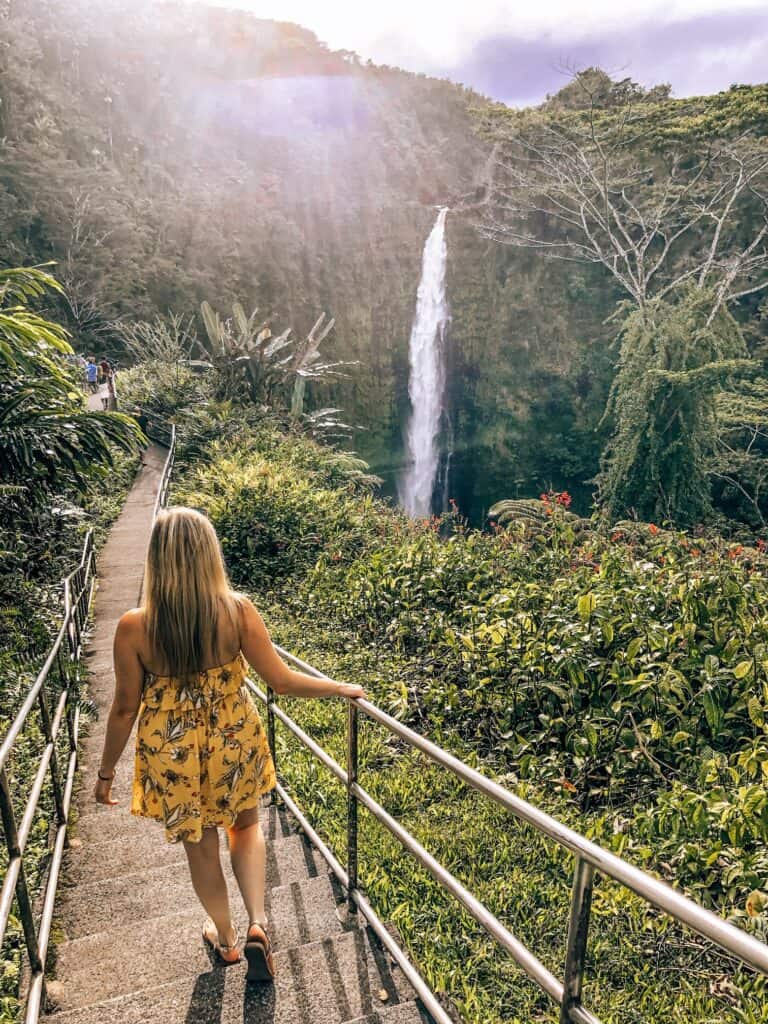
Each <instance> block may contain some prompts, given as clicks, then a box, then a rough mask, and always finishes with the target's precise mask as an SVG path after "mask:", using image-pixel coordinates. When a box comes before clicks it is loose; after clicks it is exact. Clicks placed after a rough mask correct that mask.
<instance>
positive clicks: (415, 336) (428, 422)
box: [399, 206, 450, 516]
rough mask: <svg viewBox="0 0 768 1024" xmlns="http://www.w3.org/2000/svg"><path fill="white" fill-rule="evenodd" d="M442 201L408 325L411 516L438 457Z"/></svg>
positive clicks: (405, 492)
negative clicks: (411, 324) (409, 325)
mask: <svg viewBox="0 0 768 1024" xmlns="http://www.w3.org/2000/svg"><path fill="white" fill-rule="evenodd" d="M447 214H448V208H447V207H445V206H443V207H441V209H440V212H439V213H438V215H437V220H436V221H435V225H434V227H433V228H432V231H431V232H430V234H429V238H428V239H427V241H426V243H425V245H424V254H423V256H422V261H421V281H420V282H419V291H418V295H417V298H416V316H415V317H414V321H413V327H412V328H411V340H410V345H409V352H408V360H409V364H410V377H409V380H408V394H409V396H410V399H411V416H410V419H409V421H408V430H407V434H406V446H407V456H408V463H407V466H406V469H405V473H404V474H403V478H402V480H401V482H400V487H399V491H400V502H401V504H402V505H403V507H404V508H405V510H406V512H408V513H409V515H412V516H428V515H430V514H431V512H432V492H433V490H434V487H435V478H436V476H437V468H438V463H439V458H440V453H439V447H438V437H439V434H440V415H441V413H442V409H443V393H444V390H445V368H444V366H443V343H444V341H445V332H446V328H447V326H448V321H449V320H450V315H449V313H448V303H447V301H446V298H445V264H446V255H447V248H446V244H445V218H446V216H447Z"/></svg>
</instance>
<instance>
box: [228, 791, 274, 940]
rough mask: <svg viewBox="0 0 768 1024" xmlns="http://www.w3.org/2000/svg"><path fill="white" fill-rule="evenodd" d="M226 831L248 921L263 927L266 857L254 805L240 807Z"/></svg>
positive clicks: (265, 918)
mask: <svg viewBox="0 0 768 1024" xmlns="http://www.w3.org/2000/svg"><path fill="white" fill-rule="evenodd" d="M227 832H228V834H229V856H230V858H231V860H232V870H233V871H234V873H235V878H236V879H237V887H238V888H239V890H240V894H241V896H242V897H243V903H244V904H245V909H246V910H247V911H248V924H249V926H250V925H252V924H254V923H256V924H260V925H261V926H262V927H265V926H266V924H267V915H266V913H265V912H264V876H265V866H266V859H267V858H266V848H265V845H264V833H263V832H262V830H261V824H260V822H259V809H258V807H249V808H248V810H247V811H241V812H240V813H239V814H238V816H237V818H236V819H235V823H234V825H232V826H231V828H229V829H228V830H227Z"/></svg>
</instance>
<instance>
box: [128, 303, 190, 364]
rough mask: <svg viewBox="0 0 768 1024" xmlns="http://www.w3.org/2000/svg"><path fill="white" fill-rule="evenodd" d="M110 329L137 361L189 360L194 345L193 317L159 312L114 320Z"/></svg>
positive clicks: (164, 361)
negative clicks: (148, 317)
mask: <svg viewBox="0 0 768 1024" xmlns="http://www.w3.org/2000/svg"><path fill="white" fill-rule="evenodd" d="M110 327H111V329H112V331H113V332H114V333H115V334H116V335H118V337H120V339H121V340H122V342H123V344H124V345H125V348H126V349H127V350H128V352H129V353H130V354H131V355H132V356H133V358H134V359H135V360H136V361H137V362H147V361H148V360H156V361H158V362H161V363H178V362H179V361H180V360H187V359H190V357H191V356H192V352H193V349H194V348H195V346H196V344H197V332H196V330H195V321H194V317H191V316H189V317H186V316H182V314H181V313H169V314H168V316H167V317H164V316H160V315H159V314H158V315H157V316H156V317H155V318H154V320H132V321H129V320H123V321H119V320H115V321H113V322H112V323H111V324H110Z"/></svg>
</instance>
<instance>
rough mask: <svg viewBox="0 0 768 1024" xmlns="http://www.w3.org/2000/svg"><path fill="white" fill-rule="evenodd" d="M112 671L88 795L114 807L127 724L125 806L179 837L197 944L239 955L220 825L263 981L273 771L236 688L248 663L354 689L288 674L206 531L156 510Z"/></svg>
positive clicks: (266, 674) (254, 969)
mask: <svg viewBox="0 0 768 1024" xmlns="http://www.w3.org/2000/svg"><path fill="white" fill-rule="evenodd" d="M114 664H115V696H114V699H113V701H112V707H111V708H110V712H109V718H108V720H107V732H106V737H105V740H104V752H103V755H102V758H101V765H100V767H99V770H98V781H97V782H96V788H95V793H94V795H95V798H96V800H97V801H98V802H99V803H102V804H108V805H112V804H115V803H117V801H116V800H115V799H113V797H112V780H113V778H114V775H115V765H116V764H117V762H118V760H119V758H120V755H121V754H122V752H123V749H124V747H125V744H126V742H127V740H128V737H129V736H130V733H131V730H132V728H133V725H134V722H135V721H136V719H137V718H138V729H137V733H136V752H135V759H134V780H133V796H132V804H131V812H132V813H133V814H136V815H139V816H144V817H149V818H155V819H157V820H158V821H160V822H162V824H163V826H164V828H165V836H166V839H167V840H168V841H169V842H183V844H184V849H185V851H186V854H187V861H188V864H189V870H190V873H191V876H192V885H193V886H194V889H195V892H196V893H197V896H198V898H199V900H200V902H201V903H202V905H203V907H204V909H205V910H206V912H207V913H208V915H209V917H208V920H207V921H206V922H205V924H204V925H203V938H204V940H205V941H206V942H207V943H208V944H209V945H210V946H211V947H212V948H213V949H214V950H215V952H216V953H217V955H218V957H219V958H220V959H221V960H222V961H223V962H224V963H227V964H233V963H237V962H238V961H239V960H240V959H241V947H240V944H239V939H238V935H237V931H236V929H235V927H234V926H233V923H232V915H231V912H230V907H229V897H228V893H227V885H226V881H225V879H224V875H223V873H222V869H221V862H220V860H219V833H218V831H217V830H218V829H219V828H226V829H227V832H228V834H229V855H230V858H231V861H232V870H233V872H234V875H235V878H236V879H237V886H238V889H239V890H240V894H241V896H242V898H243V902H244V904H245V908H246V910H247V912H248V921H249V925H248V931H247V934H246V938H245V944H244V946H243V952H244V953H245V957H246V959H247V961H248V979H249V980H252V981H269V980H271V979H272V978H273V977H274V963H273V960H272V952H271V947H270V941H269V938H268V935H267V931H266V929H267V917H266V914H265V911H264V877H265V848H264V835H263V833H262V830H261V825H260V823H259V810H258V807H259V798H260V797H261V795H262V794H263V793H265V792H267V791H269V790H271V789H272V788H273V787H274V786H275V769H274V765H273V762H272V755H271V753H270V750H269V746H268V743H267V738H266V735H265V733H264V728H263V726H262V723H261V718H260V717H259V713H258V711H257V709H256V705H255V702H254V700H253V697H252V696H251V694H250V691H249V690H248V688H247V687H246V685H245V677H246V673H247V671H248V665H250V666H251V667H252V668H253V669H254V670H255V671H256V672H257V673H258V674H259V675H260V676H261V678H262V679H263V680H264V681H265V682H266V683H267V684H268V685H269V686H271V687H272V689H273V690H275V691H276V692H277V693H285V694H290V695H291V696H294V697H333V696H339V697H364V696H365V693H364V691H363V689H362V688H361V687H360V686H354V685H351V684H346V683H337V682H335V681H333V680H330V679H315V678H313V677H312V676H308V675H305V674H304V673H303V672H295V671H293V670H292V669H290V668H288V666H287V665H286V664H285V663H284V662H283V661H282V660H281V658H280V656H279V655H278V653H277V651H276V650H275V648H274V646H273V644H272V641H271V639H270V637H269V633H268V632H267V629H266V627H265V625H264V622H263V620H262V618H261V616H260V615H259V613H258V612H257V610H256V608H255V607H254V606H253V604H252V603H251V602H250V601H249V600H248V598H247V597H244V596H243V595H242V594H237V593H235V592H234V591H232V589H231V588H230V584H229V580H228V579H227V575H226V570H225V569H224V564H223V561H222V556H221V549H220V547H219V542H218V538H217V537H216V533H215V531H214V529H213V526H212V525H211V523H210V522H209V521H208V519H206V517H205V516H204V515H202V514H201V513H199V512H196V511H194V510H193V509H188V508H173V509H170V510H169V511H165V512H161V513H160V515H159V516H158V517H157V520H156V521H155V525H154V527H153V529H152V533H151V535H150V538H149V550H148V553H147V561H146V569H145V575H144V604H143V605H142V607H140V608H134V609H133V610H131V611H129V612H126V613H125V614H124V615H123V616H122V617H121V619H120V621H119V622H118V624H117V630H116V632H115V642H114ZM126 841H127V840H126ZM179 909H181V908H179Z"/></svg>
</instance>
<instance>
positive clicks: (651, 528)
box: [648, 523, 659, 536]
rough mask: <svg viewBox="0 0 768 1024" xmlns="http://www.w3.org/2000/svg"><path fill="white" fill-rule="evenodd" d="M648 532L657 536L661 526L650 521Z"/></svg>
mask: <svg viewBox="0 0 768 1024" xmlns="http://www.w3.org/2000/svg"><path fill="white" fill-rule="evenodd" d="M648 532H649V533H652V534H653V535H654V536H655V535H656V534H657V533H658V532H659V528H658V526H656V524H655V523H649V524H648Z"/></svg>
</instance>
